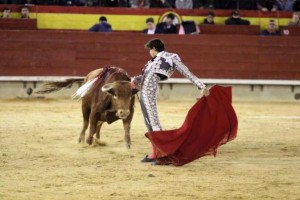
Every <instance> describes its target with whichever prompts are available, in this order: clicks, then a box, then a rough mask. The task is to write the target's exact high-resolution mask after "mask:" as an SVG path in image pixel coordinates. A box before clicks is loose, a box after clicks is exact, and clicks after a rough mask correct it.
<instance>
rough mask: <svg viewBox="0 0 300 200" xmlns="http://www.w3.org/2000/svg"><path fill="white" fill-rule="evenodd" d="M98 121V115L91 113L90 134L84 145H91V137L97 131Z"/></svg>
mask: <svg viewBox="0 0 300 200" xmlns="http://www.w3.org/2000/svg"><path fill="white" fill-rule="evenodd" d="M98 121H99V114H98V113H95V112H91V114H90V134H89V136H88V138H87V139H86V143H88V144H89V145H91V144H92V143H93V136H94V134H95V133H96V130H97V123H98Z"/></svg>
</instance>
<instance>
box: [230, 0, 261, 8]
mask: <svg viewBox="0 0 300 200" xmlns="http://www.w3.org/2000/svg"><path fill="white" fill-rule="evenodd" d="M227 8H228V9H231V10H235V9H239V10H255V9H256V0H227Z"/></svg>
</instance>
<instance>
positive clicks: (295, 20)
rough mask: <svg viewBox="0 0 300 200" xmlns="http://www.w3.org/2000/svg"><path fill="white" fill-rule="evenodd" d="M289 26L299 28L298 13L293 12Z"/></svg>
mask: <svg viewBox="0 0 300 200" xmlns="http://www.w3.org/2000/svg"><path fill="white" fill-rule="evenodd" d="M289 26H300V12H294V13H293V18H292V20H291V21H290V23H289Z"/></svg>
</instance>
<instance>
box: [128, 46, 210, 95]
mask: <svg viewBox="0 0 300 200" xmlns="http://www.w3.org/2000/svg"><path fill="white" fill-rule="evenodd" d="M175 70H177V71H178V72H179V73H181V74H182V75H183V76H184V77H186V78H188V79H189V80H190V81H191V82H192V83H193V84H194V85H196V86H197V87H198V88H199V89H203V88H205V85H204V84H203V83H202V82H201V81H200V79H199V78H197V77H196V76H195V75H194V74H193V73H191V72H190V70H189V69H188V68H187V66H185V65H184V64H183V63H182V62H181V59H180V58H179V56H178V55H177V54H175V53H169V52H166V51H162V52H159V53H158V54H157V55H156V57H154V58H153V59H151V60H150V61H148V63H147V64H146V65H145V67H144V69H143V74H142V75H140V76H136V77H134V80H135V81H136V83H138V84H142V82H143V81H144V80H145V79H147V76H148V75H150V74H157V75H158V76H159V77H160V80H161V81H163V80H167V79H168V78H170V77H171V76H172V74H173V73H174V72H175Z"/></svg>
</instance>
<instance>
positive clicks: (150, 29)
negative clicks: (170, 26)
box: [143, 17, 160, 35]
mask: <svg viewBox="0 0 300 200" xmlns="http://www.w3.org/2000/svg"><path fill="white" fill-rule="evenodd" d="M146 24H147V28H146V29H144V31H143V33H146V34H148V35H152V34H157V33H160V32H159V30H157V29H156V25H155V23H154V19H153V18H152V17H149V18H147V19H146Z"/></svg>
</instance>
